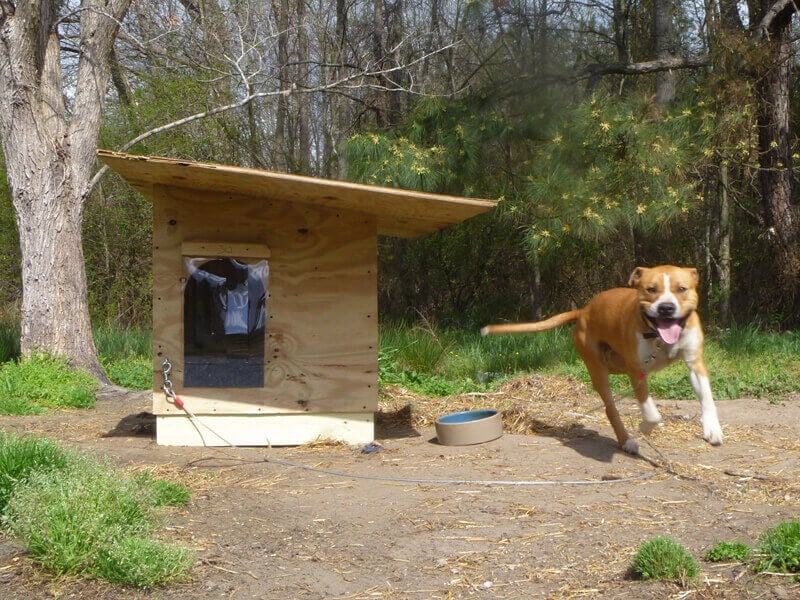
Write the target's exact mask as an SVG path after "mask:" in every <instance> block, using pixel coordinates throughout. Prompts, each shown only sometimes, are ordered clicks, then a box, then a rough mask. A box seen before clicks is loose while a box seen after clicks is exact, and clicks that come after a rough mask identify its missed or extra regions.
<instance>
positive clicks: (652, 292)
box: [647, 285, 658, 294]
mask: <svg viewBox="0 0 800 600" xmlns="http://www.w3.org/2000/svg"><path fill="white" fill-rule="evenodd" d="M657 291H658V290H657V289H656V286H654V285H651V286H650V287H648V288H647V293H648V294H655V293H656V292H657Z"/></svg>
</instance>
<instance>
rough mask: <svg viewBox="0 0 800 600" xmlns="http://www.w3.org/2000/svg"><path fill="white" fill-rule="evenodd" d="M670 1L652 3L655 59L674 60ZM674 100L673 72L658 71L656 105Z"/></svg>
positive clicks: (656, 0) (663, 0) (660, 0)
mask: <svg viewBox="0 0 800 600" xmlns="http://www.w3.org/2000/svg"><path fill="white" fill-rule="evenodd" d="M672 37H673V27H672V0H655V1H654V2H653V46H654V47H655V52H656V59H657V60H664V59H670V58H674V56H673V54H672V51H671V48H672V44H673V40H672ZM673 100H675V72H674V71H672V70H665V71H659V72H658V73H657V74H656V103H657V104H659V105H662V106H663V105H665V104H669V103H671V102H672V101H673Z"/></svg>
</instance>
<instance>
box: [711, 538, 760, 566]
mask: <svg viewBox="0 0 800 600" xmlns="http://www.w3.org/2000/svg"><path fill="white" fill-rule="evenodd" d="M752 554H753V550H752V548H750V546H748V545H747V544H744V543H742V542H720V543H718V544H717V545H715V546H714V547H713V548H711V550H709V551H708V552H706V556H705V559H706V560H707V561H710V562H744V561H746V560H748V559H749V558H750V556H751V555H752Z"/></svg>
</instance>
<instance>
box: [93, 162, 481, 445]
mask: <svg viewBox="0 0 800 600" xmlns="http://www.w3.org/2000/svg"><path fill="white" fill-rule="evenodd" d="M98 156H99V158H100V160H101V161H103V162H104V163H106V164H107V165H108V166H109V167H110V168H111V169H113V170H114V171H116V172H117V173H119V174H120V175H121V176H122V177H123V178H125V179H126V180H127V181H128V182H129V183H130V184H131V185H132V186H133V187H134V188H136V189H137V190H139V191H140V192H141V193H143V194H144V195H145V196H147V197H148V198H150V199H151V200H152V202H153V346H154V382H153V413H154V414H155V415H156V431H157V433H156V438H157V441H158V443H159V444H163V445H181V446H196V445H206V446H217V445H228V443H232V444H236V445H242V446H245V445H248V446H265V445H294V444H302V443H307V442H310V441H314V440H317V439H321V438H330V439H336V440H342V441H346V442H349V443H364V442H369V441H371V440H372V439H373V437H374V426H373V423H374V413H375V411H376V410H377V398H378V389H377V367H378V364H377V362H378V361H377V354H378V318H377V266H378V255H377V240H378V235H392V236H400V237H418V236H422V235H425V234H427V233H430V232H432V231H435V230H438V229H441V228H443V227H446V226H447V225H451V224H454V223H458V222H460V221H463V220H465V219H468V218H470V217H472V216H475V215H478V214H480V213H483V212H485V211H488V210H489V209H491V208H492V207H494V206H495V202H492V201H488V200H476V199H471V198H456V197H451V196H443V195H437V194H426V193H421V192H413V191H405V190H399V189H393V188H381V187H375V186H367V185H358V184H353V183H347V182H342V181H331V180H324V179H317V178H312V177H300V176H295V175H287V174H283V173H274V172H268V171H261V170H255V169H246V168H239V167H232V166H224V165H217V164H203V163H197V162H191V161H184V160H174V159H166V158H154V157H144V156H134V155H128V154H120V153H114V152H108V151H104V150H100V151H99V152H98ZM165 359H167V360H169V363H170V364H171V365H172V371H171V374H170V380H171V382H172V384H173V388H174V391H175V393H176V394H177V395H178V396H179V398H180V399H181V400H182V401H183V404H184V407H185V409H182V408H181V407H180V406H177V405H176V404H175V403H174V402H171V401H169V399H168V398H167V396H166V394H165V393H164V391H163V379H162V365H163V362H164V360H165Z"/></svg>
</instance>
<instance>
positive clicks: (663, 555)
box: [631, 537, 700, 586]
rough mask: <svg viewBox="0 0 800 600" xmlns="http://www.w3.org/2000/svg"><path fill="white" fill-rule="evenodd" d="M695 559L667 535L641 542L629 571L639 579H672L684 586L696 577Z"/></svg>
mask: <svg viewBox="0 0 800 600" xmlns="http://www.w3.org/2000/svg"><path fill="white" fill-rule="evenodd" d="M699 570H700V568H699V566H698V563H697V560H696V559H695V558H694V557H693V556H692V555H691V554H690V553H689V552H688V551H687V550H686V548H684V547H683V546H682V545H681V544H679V543H677V542H675V541H673V540H671V539H670V538H667V537H656V538H653V539H651V540H648V541H646V542H643V543H642V544H641V545H640V546H639V549H638V550H637V552H636V555H635V556H634V557H633V562H632V564H631V572H632V573H633V574H634V575H635V576H636V577H638V578H640V579H645V580H649V579H656V580H660V581H672V582H675V583H677V584H679V585H682V586H685V585H687V584H689V583H690V582H691V581H692V580H694V579H695V578H696V577H697V574H698V572H699Z"/></svg>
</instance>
